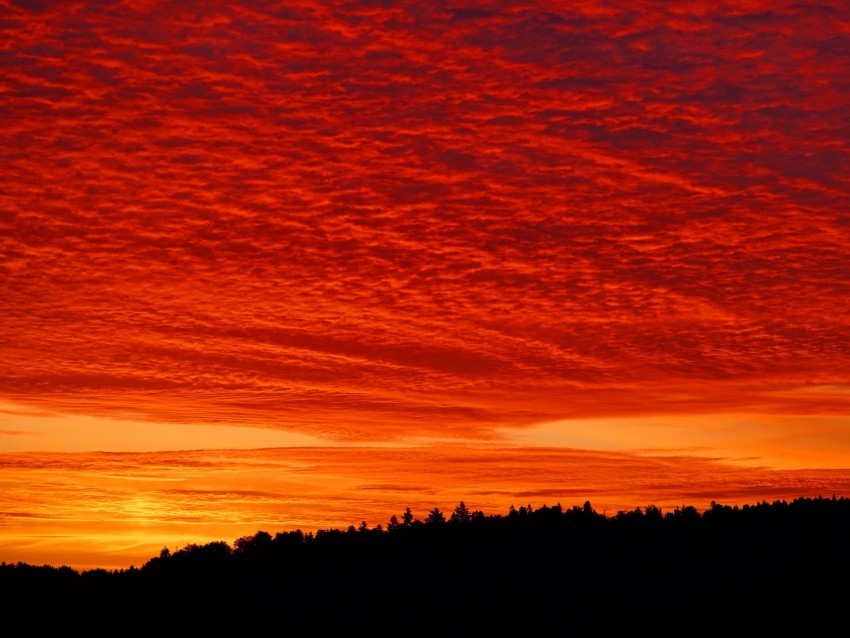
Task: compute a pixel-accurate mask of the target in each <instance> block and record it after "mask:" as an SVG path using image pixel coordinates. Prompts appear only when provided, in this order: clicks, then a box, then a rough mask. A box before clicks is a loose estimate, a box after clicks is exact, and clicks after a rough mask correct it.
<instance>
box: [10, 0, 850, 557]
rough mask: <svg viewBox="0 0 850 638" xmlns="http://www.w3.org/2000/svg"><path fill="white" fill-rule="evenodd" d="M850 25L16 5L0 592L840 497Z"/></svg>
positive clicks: (321, 5)
mask: <svg viewBox="0 0 850 638" xmlns="http://www.w3.org/2000/svg"><path fill="white" fill-rule="evenodd" d="M848 98H850V6H848V5H847V4H846V2H844V1H843V0H829V1H826V2H816V3H815V2H805V1H794V2H789V1H782V0H780V1H775V0H773V1H770V2H761V1H751V2H740V1H736V2H722V1H721V2H716V1H712V2H698V1H694V2H684V3H669V2H661V1H658V2H654V1H649V0H647V1H642V2H637V3H635V2H625V1H623V2H620V1H617V0H610V1H604V2H603V1H591V0H587V1H579V2H555V1H546V0H540V1H535V2H475V1H471V2H467V3H458V2H447V1H435V2H427V3H424V2H393V1H390V0H364V1H360V2H337V1H313V0H296V1H289V2H263V1H257V0H251V1H250V2H249V1H247V0H234V1H230V2H214V1H213V2H209V1H207V2H195V1H194V0H190V1H188V2H181V3H165V2H155V1H141V0H139V1H133V2H121V1H116V2H110V3H100V2H86V1H74V0H68V1H66V2H61V3H59V2H48V1H46V0H43V1H42V0H16V1H11V0H0V300H2V302H0V467H2V473H0V485H1V486H2V491H0V560H3V561H6V562H16V561H18V560H22V561H26V562H31V563H39V564H40V563H44V562H48V563H50V564H67V565H71V566H75V567H79V568H89V567H106V568H118V567H126V566H129V565H130V564H136V565H140V564H141V563H142V562H144V560H146V559H147V558H149V557H151V556H153V555H155V554H157V553H158V552H159V549H160V548H161V547H163V546H169V547H171V549H176V548H179V547H180V546H182V545H183V544H187V543H190V542H203V541H212V540H225V541H228V542H230V541H232V540H234V539H235V538H237V537H238V536H241V535H244V534H250V533H254V532H256V531H258V530H260V529H263V530H267V531H270V532H272V533H274V532H276V531H281V530H287V529H295V528H300V529H303V530H305V531H307V530H315V529H318V528H322V527H325V528H327V527H347V526H348V525H349V524H359V522H360V521H361V520H366V521H367V522H368V524H369V525H372V526H374V525H376V524H378V523H384V524H386V520H387V518H388V517H389V516H390V515H391V514H393V513H395V514H398V513H400V512H401V511H402V510H403V509H404V507H406V506H408V505H410V506H412V507H413V509H414V513H415V514H417V515H418V516H419V517H420V518H424V516H425V515H426V514H427V511H428V510H429V509H431V508H432V507H435V506H438V507H440V508H443V509H447V510H450V509H451V508H452V507H453V506H454V505H456V504H457V503H458V502H459V501H460V500H464V501H465V502H466V503H467V505H468V506H470V508H472V509H482V510H483V511H485V512H488V513H504V512H505V511H506V510H507V507H508V506H509V505H510V504H515V505H517V506H519V505H522V504H526V503H528V504H533V505H535V506H539V505H542V504H550V505H551V504H554V503H556V502H560V503H562V504H563V505H564V506H571V505H575V504H582V503H583V502H584V501H585V500H590V501H591V502H592V503H593V505H594V507H595V508H596V509H597V510H600V511H606V512H611V513H612V512H615V511H617V510H618V509H633V508H634V507H644V506H646V505H649V504H655V505H659V506H662V508H673V507H676V506H680V505H693V506H695V507H697V508H699V509H703V508H705V507H707V506H708V504H709V503H710V501H712V500H716V501H717V502H722V503H729V504H734V503H747V502H755V501H760V500H763V499H767V500H773V499H791V498H795V497H798V496H817V495H831V494H833V493H837V494H839V495H845V496H847V495H850V489H848V487H850V319H848V317H850V206H848V204H850V174H848V170H847V167H848V166H850V143H848V140H850V99H848Z"/></svg>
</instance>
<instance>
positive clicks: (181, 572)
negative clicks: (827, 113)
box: [0, 496, 850, 636]
mask: <svg viewBox="0 0 850 638" xmlns="http://www.w3.org/2000/svg"><path fill="white" fill-rule="evenodd" d="M848 539H850V499H846V498H835V497H834V496H833V497H832V498H824V497H818V498H798V499H795V500H793V501H791V502H786V501H774V502H772V503H767V502H761V503H756V504H753V505H743V506H741V507H739V506H729V505H720V504H716V503H712V506H711V507H710V508H708V509H707V510H705V511H704V512H699V511H698V510H697V509H696V508H694V507H691V506H682V507H681V508H676V509H675V510H673V511H668V512H662V511H661V510H660V509H659V508H657V507H654V506H647V507H645V508H637V509H635V510H634V511H621V512H618V513H617V514H616V515H614V516H606V515H603V514H599V513H597V512H596V511H595V510H594V509H593V507H592V505H591V504H590V503H589V502H588V503H585V504H584V505H582V506H573V507H569V508H562V507H561V506H560V505H556V506H552V507H550V506H542V507H539V508H537V509H535V508H532V507H531V506H524V507H520V508H518V509H517V508H514V507H511V509H510V510H509V512H508V513H507V514H504V515H494V514H484V513H483V512H480V511H470V510H469V509H468V508H467V507H466V506H465V505H464V504H463V503H462V502H461V503H460V504H459V505H458V506H457V508H455V510H454V511H453V512H451V513H450V514H448V515H447V514H446V513H444V512H441V511H440V510H439V509H437V508H434V509H433V510H431V512H429V513H427V516H426V517H425V518H424V519H423V520H418V519H417V518H416V517H415V516H414V515H413V513H412V512H411V511H410V509H409V508H408V509H407V510H405V512H403V513H402V514H401V518H399V517H396V516H393V517H392V518H391V519H390V521H389V522H388V523H387V525H386V527H384V526H377V527H375V528H369V527H368V526H367V525H366V524H365V523H362V524H361V525H360V526H359V527H355V526H351V527H349V528H348V529H347V530H342V529H326V530H319V531H317V532H316V533H304V532H302V531H300V530H297V531H288V532H279V533H276V534H274V535H272V534H270V533H269V532H266V531H258V532H257V533H256V534H254V535H252V536H246V537H243V538H239V539H237V540H236V541H234V543H233V544H232V545H230V544H228V543H225V542H223V541H219V542H213V543H208V544H205V545H194V544H192V545H187V546H186V547H184V548H182V549H180V550H178V551H174V552H171V551H169V550H168V549H165V548H164V549H163V551H162V552H161V554H160V555H159V556H156V557H152V558H151V559H150V560H148V561H147V562H146V563H145V564H144V565H142V566H141V567H139V568H136V567H133V568H130V569H126V570H115V571H106V570H97V569H96V570H88V571H82V572H78V571H76V570H73V569H71V568H69V567H53V566H34V565H28V564H25V563H17V564H7V563H3V564H2V565H0V600H2V601H3V603H2V604H3V609H4V618H5V619H6V621H7V623H9V622H13V621H14V620H15V619H17V620H19V621H23V625H21V626H23V627H25V628H26V629H25V631H23V632H20V633H19V634H18V635H28V636H34V635H45V636H46V635H50V636H56V635H113V636H124V635H144V636H163V635H222V636H225V635H227V636H229V635H233V636H243V635H249V634H252V633H260V632H262V633H265V634H269V633H270V634H271V635H281V636H283V635H305V634H306V633H308V632H309V633H310V634H312V633H317V632H318V633H322V634H324V633H327V632H333V633H335V634H342V633H345V634H348V635H355V636H357V635H367V634H368V635H375V634H389V635H392V634H402V635H406V636H418V635H422V636H424V635H432V634H435V633H439V634H442V635H461V634H463V635H466V634H468V633H473V634H475V635H478V634H480V633H489V634H490V635H530V634H538V633H545V634H546V635H580V636H583V635H590V634H595V633H600V634H604V635H608V634H609V633H611V632H612V631H615V630H616V631H617V632H618V633H619V632H622V631H629V632H630V633H631V632H634V633H640V634H641V635H643V634H645V633H649V634H650V635H710V634H713V633H716V632H719V631H732V632H734V633H736V634H737V633H740V631H742V630H747V631H752V632H757V633H758V635H764V634H765V633H766V632H772V633H775V632H777V631H778V632H779V634H780V635H789V633H792V634H794V635H797V634H798V633H799V632H803V634H802V635H807V636H812V635H850V613H848V612H850V543H848Z"/></svg>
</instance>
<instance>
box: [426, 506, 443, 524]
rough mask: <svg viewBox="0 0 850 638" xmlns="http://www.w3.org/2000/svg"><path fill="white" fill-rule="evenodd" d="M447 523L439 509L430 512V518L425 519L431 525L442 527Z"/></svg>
mask: <svg viewBox="0 0 850 638" xmlns="http://www.w3.org/2000/svg"><path fill="white" fill-rule="evenodd" d="M445 522H446V517H445V515H444V514H443V513H442V512H441V511H440V509H439V508H438V507H435V508H434V509H432V510H431V511H430V512H428V517H427V518H426V519H425V523H427V524H429V525H442V524H443V523H445Z"/></svg>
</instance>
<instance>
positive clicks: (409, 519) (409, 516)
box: [401, 507, 415, 527]
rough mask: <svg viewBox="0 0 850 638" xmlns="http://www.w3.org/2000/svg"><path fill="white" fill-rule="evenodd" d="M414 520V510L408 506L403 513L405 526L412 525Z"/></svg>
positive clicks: (402, 521)
mask: <svg viewBox="0 0 850 638" xmlns="http://www.w3.org/2000/svg"><path fill="white" fill-rule="evenodd" d="M414 520H415V519H414V518H413V512H411V511H410V508H409V507H406V508H405V509H404V513H403V514H402V515H401V523H402V525H404V526H405V527H410V526H411V525H413V521H414Z"/></svg>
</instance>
